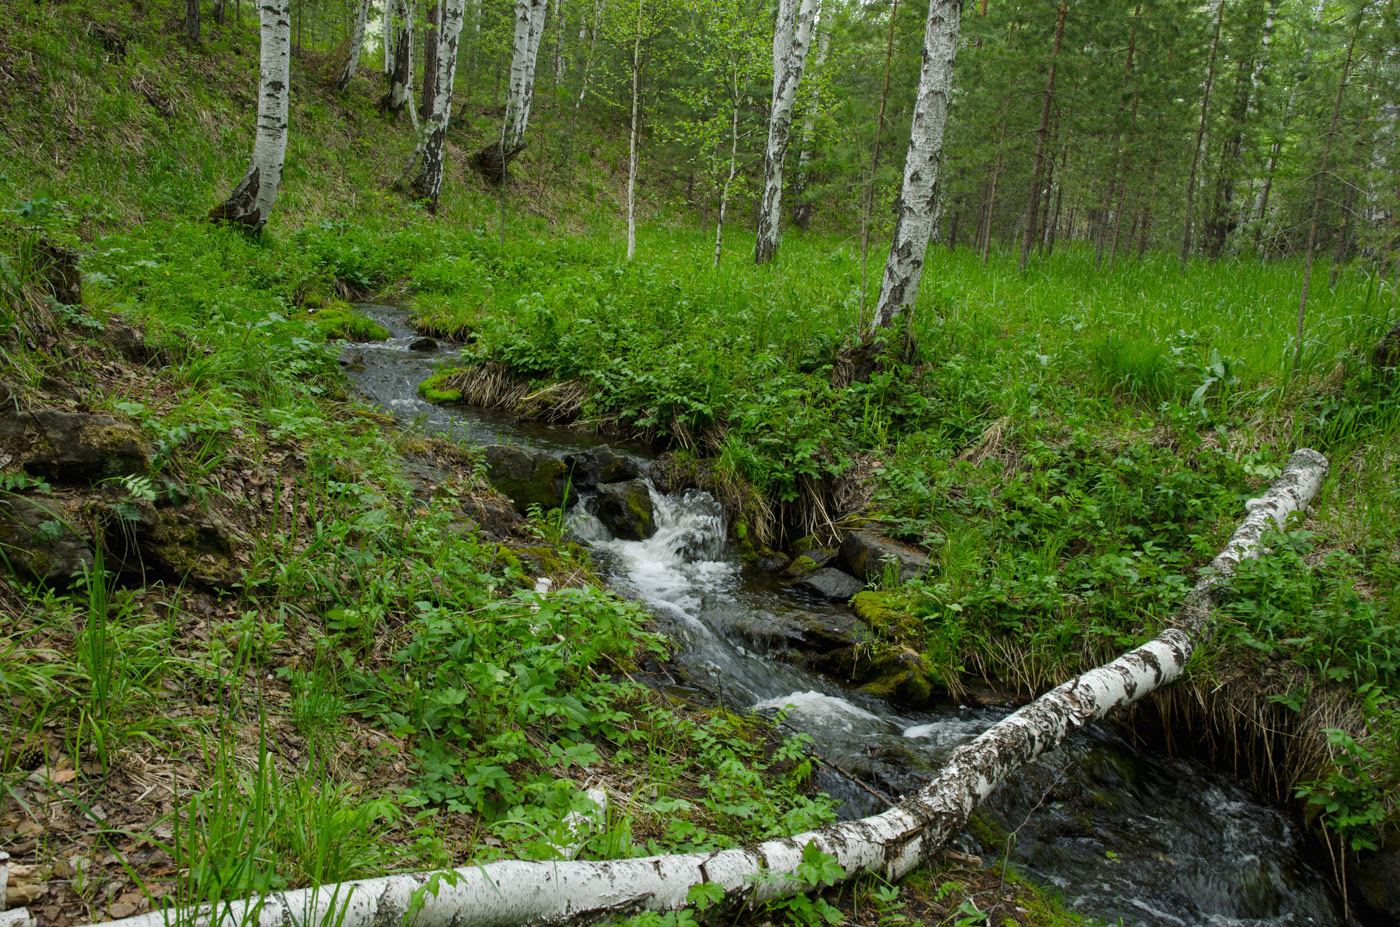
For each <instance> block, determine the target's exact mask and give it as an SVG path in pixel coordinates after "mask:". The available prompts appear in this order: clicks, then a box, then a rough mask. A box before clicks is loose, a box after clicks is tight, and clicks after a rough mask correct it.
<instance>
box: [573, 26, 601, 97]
mask: <svg viewBox="0 0 1400 927" xmlns="http://www.w3.org/2000/svg"><path fill="white" fill-rule="evenodd" d="M602 15H603V0H597V2H595V3H594V4H593V21H592V22H591V23H588V22H585V23H584V24H583V25H582V26H580V27H579V30H578V40H579V42H583V41H584V33H585V32H586V33H587V37H588V50H587V51H585V52H584V55H583V78H582V80H581V81H580V82H579V88H578V99H577V100H575V101H574V112H578V111H579V109H580V108H581V107H582V106H583V98H584V97H585V96H587V95H588V75H589V73H590V72H591V71H592V70H593V49H594V48H595V47H596V46H597V44H598V19H599V17H600V16H602Z"/></svg>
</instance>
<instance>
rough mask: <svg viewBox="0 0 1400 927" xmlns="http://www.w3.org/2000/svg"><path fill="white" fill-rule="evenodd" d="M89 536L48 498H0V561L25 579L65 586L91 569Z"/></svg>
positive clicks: (90, 537) (71, 517)
mask: <svg viewBox="0 0 1400 927" xmlns="http://www.w3.org/2000/svg"><path fill="white" fill-rule="evenodd" d="M92 548H93V537H92V533H91V531H89V530H87V528H86V527H85V526H83V525H81V524H80V523H79V522H78V521H77V519H75V518H74V517H73V516H72V514H71V513H69V512H66V511H64V510H63V509H62V508H61V507H60V506H59V505H58V504H57V502H56V501H55V500H53V499H52V498H47V499H35V498H30V497H27V496H9V497H5V498H0V558H3V561H4V562H5V563H7V564H8V565H9V567H10V569H11V570H13V571H14V572H15V573H16V574H18V575H20V576H23V577H24V578H26V579H31V580H35V581H37V582H42V583H49V584H51V585H54V586H66V585H68V583H69V581H70V580H71V579H72V578H73V577H74V576H81V575H82V574H83V572H84V571H87V570H91V569H92V568H93V555H92Z"/></svg>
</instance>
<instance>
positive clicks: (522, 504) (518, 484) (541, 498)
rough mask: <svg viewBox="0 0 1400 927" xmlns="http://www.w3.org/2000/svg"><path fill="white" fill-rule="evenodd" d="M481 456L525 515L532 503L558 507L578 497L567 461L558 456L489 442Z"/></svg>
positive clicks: (489, 473)
mask: <svg viewBox="0 0 1400 927" xmlns="http://www.w3.org/2000/svg"><path fill="white" fill-rule="evenodd" d="M481 456H482V458H483V460H484V461H485V462H486V479H487V480H489V481H490V483H491V485H492V486H495V487H496V488H497V489H498V490H500V491H501V494H502V495H503V496H505V497H506V498H507V499H509V500H510V501H511V504H512V505H514V506H515V510H516V511H517V512H519V513H520V514H521V515H524V514H526V513H528V512H529V510H530V506H532V505H538V506H539V507H540V508H541V509H545V510H548V509H555V508H559V507H560V506H562V505H568V504H569V503H570V502H572V501H573V499H574V498H575V497H576V494H575V493H574V491H573V490H572V488H570V487H569V486H568V472H567V469H566V468H565V466H564V461H562V460H560V459H559V458H558V457H551V456H550V455H549V454H545V453H542V452H535V451H528V450H526V449H525V448H523V447H517V446H516V445H514V444H490V445H487V446H486V447H483V448H482V449H481ZM566 495H567V497H566Z"/></svg>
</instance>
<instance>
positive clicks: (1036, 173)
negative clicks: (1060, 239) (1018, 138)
mask: <svg viewBox="0 0 1400 927" xmlns="http://www.w3.org/2000/svg"><path fill="white" fill-rule="evenodd" d="M1068 13H1069V0H1060V10H1059V14H1058V15H1057V16H1056V19H1055V45H1054V48H1052V49H1051V51H1050V68H1049V70H1048V71H1047V72H1046V74H1045V93H1044V95H1043V97H1042V98H1041V103H1040V124H1039V125H1038V126H1037V127H1036V130H1035V160H1034V161H1033V162H1032V164H1031V189H1030V193H1029V194H1028V196H1027V199H1026V227H1025V230H1024V231H1023V233H1022V235H1021V261H1020V265H1019V266H1020V268H1021V270H1022V271H1024V270H1025V269H1026V262H1028V261H1029V260H1030V257H1031V244H1032V243H1033V242H1034V241H1035V238H1036V234H1035V233H1036V228H1035V224H1036V218H1037V217H1038V216H1039V214H1040V188H1041V185H1042V184H1043V183H1044V179H1045V140H1046V137H1047V136H1048V135H1049V133H1050V109H1051V106H1052V105H1053V103H1054V101H1055V65H1056V62H1057V59H1058V58H1059V57H1060V44H1061V43H1062V42H1063V41H1064V38H1065V17H1066V16H1067V15H1068Z"/></svg>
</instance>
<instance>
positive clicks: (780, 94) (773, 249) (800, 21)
mask: <svg viewBox="0 0 1400 927" xmlns="http://www.w3.org/2000/svg"><path fill="white" fill-rule="evenodd" d="M816 10H817V0H778V20H777V23H776V25H775V26H774V29H773V104H772V107H771V108H770V110H769V114H768V145H767V147H766V148H765V149H764V152H763V194H762V198H761V199H760V200H759V203H760V207H759V213H758V236H757V241H756V242H755V244H754V255H753V258H754V263H756V264H766V263H768V262H769V261H771V260H772V259H773V258H775V257H777V254H778V226H779V224H780V222H781V219H782V202H783V161H784V160H785V159H786V158H787V149H788V137H789V136H790V135H791V132H792V110H793V107H794V106H796V105H797V89H798V87H799V86H800V85H801V84H802V70H803V68H804V66H805V65H806V63H807V49H808V46H810V45H811V43H812V20H813V18H814V17H815V16H816Z"/></svg>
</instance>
